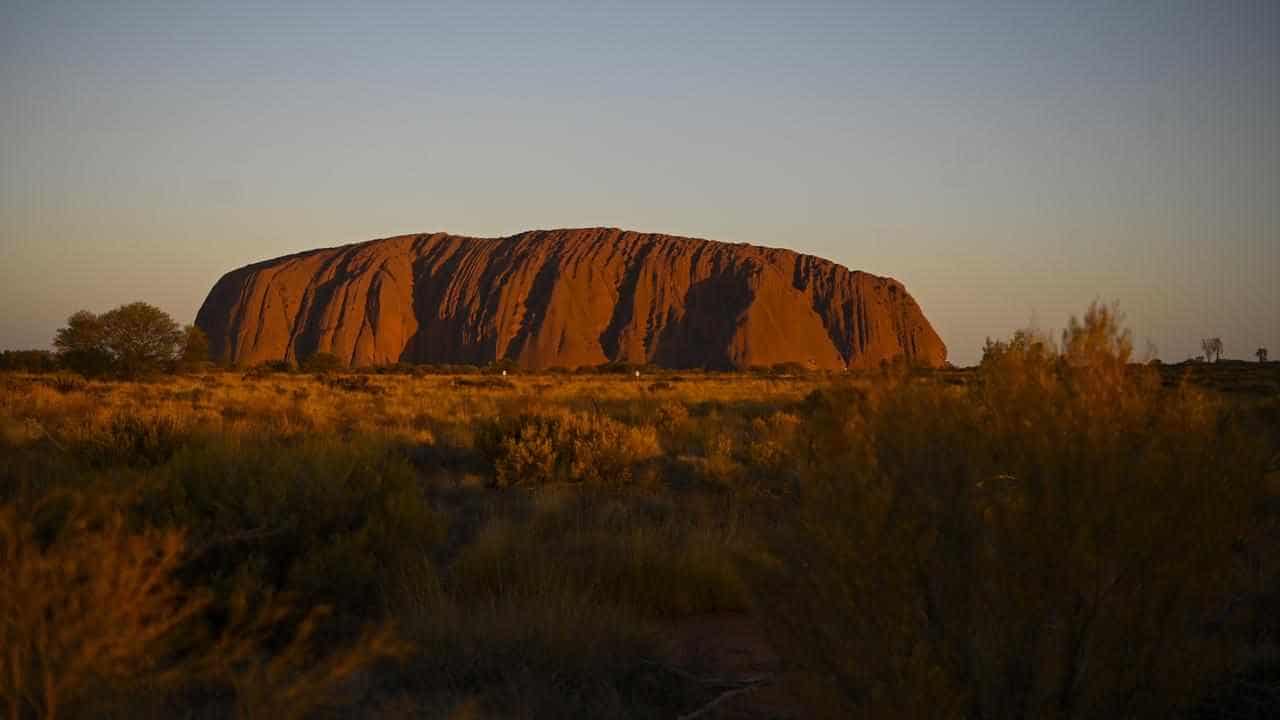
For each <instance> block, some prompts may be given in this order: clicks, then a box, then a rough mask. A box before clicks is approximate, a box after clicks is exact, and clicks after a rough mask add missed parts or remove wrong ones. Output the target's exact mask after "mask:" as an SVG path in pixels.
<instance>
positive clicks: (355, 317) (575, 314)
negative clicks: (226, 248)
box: [196, 228, 947, 370]
mask: <svg viewBox="0 0 1280 720" xmlns="http://www.w3.org/2000/svg"><path fill="white" fill-rule="evenodd" d="M196 325H198V326H199V327H200V328H201V329H203V330H204V331H205V333H206V334H207V335H208V336H209V341H210V349H211V352H212V354H213V357H214V358H216V359H218V360H220V361H222V362H229V363H233V364H237V365H253V364H257V363H262V362H267V361H275V360H290V361H298V360H303V359H305V358H307V357H309V356H310V355H312V354H314V353H318V352H329V353H333V354H335V355H337V356H338V357H339V358H340V359H342V360H343V361H345V362H347V363H349V364H350V365H352V366H362V365H377V364H387V363H396V362H411V363H433V364H475V365H481V364H486V363H489V362H493V361H497V360H511V361H514V362H515V363H516V364H517V365H519V366H520V367H523V368H527V369H533V370H539V369H546V368H551V367H557V366H560V367H566V368H574V367H581V366H591V365H599V364H603V363H610V362H622V363H634V364H646V363H648V364H654V365H658V366H662V367H668V368H709V369H744V368H747V367H751V366H760V365H765V366H767V365H774V364H777V363H786V362H796V363H801V364H804V365H807V366H810V367H816V368H822V369H843V368H846V367H847V368H853V369H860V368H874V367H878V366H880V365H881V363H882V362H884V361H893V360H895V359H897V358H902V359H904V360H905V361H907V362H909V363H911V364H913V365H918V366H929V367H936V366H939V365H942V364H943V363H944V362H945V361H946V352H947V351H946V346H945V345H944V344H943V343H942V340H941V339H940V338H939V337H938V335H937V333H936V332H934V330H933V327H932V326H931V325H930V324H929V321H928V320H927V319H926V318H925V316H924V313H923V312H922V311H921V309H920V307H919V305H918V304H917V303H916V301H915V300H914V299H913V298H912V297H911V295H909V294H908V293H907V291H906V288H905V287H904V286H903V285H902V284H901V283H899V282H898V281H897V280H894V279H891V278H886V277H878V276H875V275H871V274H868V273H864V272H859V271H855V270H850V269H848V268H845V267H843V266H841V265H838V264H836V263H834V262H831V261H829V260H824V259H822V258H818V257H814V256H811V255H804V254H801V253H797V252H794V251H791V250H785V249H777V248H765V247H757V246H752V245H746V244H734V243H723V242H716V241H711V240H702V239H694V238H685V237H676V236H671V235H660V234H648V233H639V232H630V231H623V230H617V229H612V228H590V229H572V230H533V231H528V232H522V233H518V234H516V235H512V236H510V237H503V238H474V237H463V236H458V235H449V234H445V233H435V234H419V235H401V236H398V237H390V238H383V239H378V240H371V241H368V242H363V243H357V244H353V245H346V246H342V247H335V248H326V249H319V250H312V251H308V252H302V253H298V254H294V255H288V256H285V257H280V258H276V259H274V260H266V261H263V262H258V263H254V264H252V265H247V266H245V267H242V268H239V269H237V270H232V271H231V272H229V273H227V274H226V275H224V276H223V277H222V278H221V279H220V280H218V282H217V283H216V284H215V285H214V287H213V289H212V290H211V291H210V292H209V295H208V297H207V298H206V299H205V301H204V304H203V305H202V306H201V308H200V311H199V313H198V314H197V316H196Z"/></svg>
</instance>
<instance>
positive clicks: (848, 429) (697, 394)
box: [0, 309, 1280, 718]
mask: <svg viewBox="0 0 1280 720" xmlns="http://www.w3.org/2000/svg"><path fill="white" fill-rule="evenodd" d="M1074 327H1075V329H1074V330H1073V331H1072V332H1075V333H1076V335H1075V336H1074V337H1068V338H1067V339H1066V342H1064V344H1063V345H1064V348H1065V350H1064V352H1063V353H1061V354H1060V353H1058V352H1057V351H1056V350H1055V349H1054V348H1053V347H1052V344H1051V343H1048V342H1046V341H1043V340H1041V339H1038V338H1035V337H1034V336H1031V335H1021V336H1019V337H1016V338H1014V339H1013V340H1012V341H1010V342H1008V343H1002V344H997V345H993V346H992V347H991V348H989V349H988V353H987V359H986V361H985V362H984V365H983V367H982V368H981V369H979V370H977V371H973V372H968V373H955V372H937V373H911V372H907V371H906V370H905V369H902V368H897V369H891V370H889V371H887V372H885V373H875V374H866V375H858V376H853V377H850V376H843V375H841V376H801V377H792V378H778V377H772V376H751V375H740V376H732V375H704V374H700V373H684V374H680V373H662V374H661V375H654V376H650V375H645V376H642V377H640V378H636V377H634V376H629V375H628V376H608V375H599V376H579V375H564V374H549V375H520V374H512V375H510V376H509V377H505V378H503V377H498V376H495V375H469V376H434V375H424V376H414V375H412V374H386V375H379V374H364V375H353V374H346V375H297V374H286V373H281V374H271V373H247V374H243V375H242V374H240V373H232V372H212V373H208V374H203V375H187V376H178V377H170V378H163V379H160V380H158V381H155V382H148V383H115V382H92V381H85V380H83V379H80V378H77V377H74V376H65V375H63V376H57V375H46V376H18V375H11V376H0V443H2V446H3V452H2V453H0V477H2V478H3V484H0V502H2V503H3V504H2V505H0V561H2V562H3V565H4V567H5V570H6V573H5V575H4V576H3V577H2V578H0V583H2V584H0V647H2V648H3V650H4V652H2V653H0V656H2V657H0V696H2V699H3V700H4V702H5V704H6V706H5V708H6V709H5V712H6V713H7V714H8V715H9V716H12V717H15V718H26V717H42V718H43V717H54V716H55V715H58V716H62V717H99V716H114V717H173V716H178V717H183V716H201V717H207V716H210V715H213V716H226V715H231V716H236V717H273V718H279V717H310V716H326V714H327V713H332V712H337V711H338V709H339V708H345V710H344V711H343V712H356V714H357V715H358V716H365V717H407V716H412V717H419V716H426V717H449V716H452V715H454V714H455V713H456V714H457V716H466V717H491V716H496V717H570V716H573V717H654V718H659V717H675V716H679V715H681V714H684V713H690V712H695V711H697V710H698V709H699V708H704V709H707V708H709V709H708V713H711V711H712V710H714V709H715V706H714V705H712V703H715V702H716V701H717V700H718V699H720V698H721V695H720V694H719V690H717V688H718V687H726V685H723V684H721V685H716V684H708V683H707V682H703V681H699V680H698V679H697V678H698V675H697V674H696V673H691V672H689V669H688V668H684V667H681V666H679V665H678V664H676V663H675V660H673V659H672V658H674V657H676V654H673V646H674V644H676V643H677V642H678V641H679V637H677V636H674V635H673V634H672V633H673V630H672V629H673V628H675V627H678V626H680V625H681V623H685V622H686V621H689V622H696V621H697V619H699V618H707V617H716V616H723V615H741V616H748V617H750V618H752V619H753V620H752V622H753V624H754V626H755V627H757V628H758V629H759V634H760V635H761V636H762V637H766V638H768V639H769V640H770V642H771V643H772V644H773V645H774V647H775V648H776V649H777V650H778V651H779V653H781V655H782V658H783V662H784V663H785V670H786V673H785V675H784V677H786V678H788V679H787V680H786V681H785V683H781V684H782V685H785V687H782V688H780V690H781V691H782V692H784V694H786V695H787V696H789V697H790V698H791V699H792V700H794V701H795V703H796V704H797V706H798V707H802V708H804V711H803V712H796V713H793V715H795V716H798V717H822V716H827V717H851V716H862V717H940V716H946V717H954V716H957V715H960V716H967V717H975V718H998V717H1060V718H1072V717H1080V718H1083V717H1102V716H1129V717H1167V716H1169V715H1170V714H1176V713H1185V712H1188V711H1189V710H1191V709H1194V708H1200V709H1201V710H1200V712H1201V715H1202V716H1212V715H1205V714H1204V713H1205V710H1204V708H1219V709H1225V710H1223V711H1224V712H1228V711H1231V710H1230V708H1234V707H1236V705H1233V704H1232V703H1233V702H1236V700H1235V698H1236V697H1237V695H1238V693H1236V692H1235V691H1234V690H1233V688H1234V687H1236V686H1235V685H1233V683H1234V682H1237V681H1238V680H1239V679H1240V678H1244V677H1249V678H1257V677H1262V678H1264V679H1263V680H1262V681H1261V682H1262V685H1263V686H1266V683H1268V682H1270V681H1267V680H1265V678H1266V677H1269V676H1268V675H1267V673H1268V672H1275V668H1276V667H1277V664H1276V660H1275V657H1276V648H1277V645H1276V632H1277V631H1278V630H1280V627H1277V625H1276V623H1275V621H1274V617H1275V615H1276V612H1275V611H1276V610H1277V608H1280V602H1278V598H1280V583H1278V582H1277V575H1278V574H1277V565H1276V561H1275V557H1277V555H1276V550H1277V549H1280V544H1278V543H1277V534H1276V518H1277V513H1276V510H1275V502H1276V500H1275V496H1274V494H1269V493H1272V492H1273V491H1272V490H1268V488H1267V485H1266V480H1267V478H1268V477H1269V476H1268V475H1267V473H1268V472H1271V473H1272V477H1273V476H1274V471H1275V469H1276V468H1275V467H1273V466H1274V465H1275V464H1276V461H1275V459H1274V456H1275V453H1276V450H1277V448H1278V447H1280V437H1277V436H1276V432H1277V431H1276V425H1275V423H1274V422H1272V421H1273V420H1274V418H1275V417H1276V415H1277V403H1278V402H1280V401H1278V400H1277V396H1276V394H1275V387H1274V386H1275V378H1273V377H1271V376H1270V375H1267V374H1266V373H1265V372H1263V371H1261V370H1254V369H1252V368H1250V369H1247V372H1248V373H1250V374H1249V375H1248V377H1247V378H1246V379H1242V380H1238V381H1236V380H1233V381H1231V382H1233V383H1235V384H1236V385H1238V386H1239V387H1241V388H1247V389H1248V392H1247V393H1243V394H1242V393H1235V394H1231V395H1224V394H1220V393H1217V392H1215V391H1212V390H1204V389H1199V388H1198V387H1197V386H1195V385H1192V384H1188V383H1186V382H1183V381H1181V380H1180V379H1179V377H1178V376H1177V375H1176V374H1175V373H1171V372H1170V371H1168V370H1167V369H1166V370H1164V371H1161V370H1159V369H1156V368H1146V367H1138V366H1133V365H1127V364H1125V363H1123V362H1121V360H1122V359H1123V354H1124V348H1123V345H1122V343H1123V342H1124V339H1123V335H1122V334H1121V333H1120V332H1119V330H1118V328H1117V327H1116V325H1115V322H1114V317H1113V316H1112V315H1110V314H1107V312H1106V311H1105V309H1103V312H1102V313H1101V314H1099V312H1098V310H1097V309H1095V310H1094V311H1092V314H1091V315H1090V316H1087V317H1086V319H1085V322H1084V323H1083V324H1080V325H1077V326H1074ZM1091 333H1092V334H1091ZM1198 372H1200V371H1198ZM1240 372H1241V373H1244V372H1245V370H1241V371H1240ZM1214 377H1217V376H1214ZM1241 377H1243V375H1242V376H1241ZM1215 382H1216V381H1215ZM1224 382H1225V381H1224ZM1201 384H1202V385H1203V384H1212V383H1206V382H1203V381H1201ZM1233 387H1234V386H1233ZM713 670H714V668H713ZM1255 684H1257V682H1255ZM727 686H729V687H738V686H735V685H732V684H730V685H727ZM735 692H737V690H735ZM749 698H750V691H749V690H744V691H743V695H742V696H741V697H737V698H735V700H737V701H742V700H744V699H749ZM748 704H749V702H748ZM357 708H358V712H357V711H356V709H357Z"/></svg>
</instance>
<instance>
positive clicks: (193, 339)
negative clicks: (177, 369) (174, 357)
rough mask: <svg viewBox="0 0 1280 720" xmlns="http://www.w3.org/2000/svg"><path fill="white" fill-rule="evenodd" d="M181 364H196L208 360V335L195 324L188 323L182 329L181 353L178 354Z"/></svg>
mask: <svg viewBox="0 0 1280 720" xmlns="http://www.w3.org/2000/svg"><path fill="white" fill-rule="evenodd" d="M180 358H181V360H182V364H183V365H197V364H199V363H202V362H207V361H208V360H209V336H208V335H205V334H204V331H203V330H201V329H200V328H198V327H196V326H195V325H188V326H186V327H185V328H183V329H182V353H181V355H180Z"/></svg>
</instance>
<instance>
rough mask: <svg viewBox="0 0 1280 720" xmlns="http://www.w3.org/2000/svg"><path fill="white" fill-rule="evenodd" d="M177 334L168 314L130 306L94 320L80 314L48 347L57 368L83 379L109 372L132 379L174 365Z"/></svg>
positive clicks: (138, 304)
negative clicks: (58, 364) (55, 357)
mask: <svg viewBox="0 0 1280 720" xmlns="http://www.w3.org/2000/svg"><path fill="white" fill-rule="evenodd" d="M182 340H183V333H182V331H181V330H180V329H179V328H178V324H177V323H176V322H174V321H173V318H171V317H169V315H168V313H166V312H165V311H163V310H161V309H160V308H158V307H155V306H154V305H148V304H147V303H144V302H134V303H129V304H128V305H121V306H120V307H118V308H116V309H114V310H111V311H109V312H106V313H103V314H102V315H95V314H93V313H91V312H89V311H88V310H81V311H80V312H77V313H75V314H74V315H72V316H71V317H69V318H67V326H66V327H64V328H61V329H59V330H58V333H57V335H56V336H55V337H54V341H53V344H54V346H55V347H57V348H58V356H59V358H60V359H61V360H62V362H63V364H65V365H66V366H67V367H69V368H71V369H72V370H76V371H78V372H81V373H84V374H85V375H101V374H104V373H107V372H111V371H115V372H118V373H120V374H121V375H124V376H126V377H136V376H138V375H143V374H146V373H150V372H156V371H159V370H161V369H163V368H164V367H165V366H166V365H168V364H169V363H171V362H172V361H173V360H174V357H175V355H176V353H177V350H178V346H179V343H181V342H182Z"/></svg>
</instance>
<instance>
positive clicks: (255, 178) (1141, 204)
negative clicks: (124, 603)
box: [0, 0, 1280, 364]
mask: <svg viewBox="0 0 1280 720" xmlns="http://www.w3.org/2000/svg"><path fill="white" fill-rule="evenodd" d="M599 225H605V226H615V227H623V228H628V229H635V230H643V231H652V232H665V233H673V234H681V235H691V236H696V237H707V238H712V239H718V240H729V241H737V242H750V243H755V244H762V245H771V246H781V247H788V248H793V249H796V250H800V251H803V252H809V253H813V254H816V255H820V256H823V257H827V258H830V259H832V260H835V261H837V262H839V263H842V264H844V265H847V266H849V267H851V268H855V269H861V270H866V271H869V272H873V273H877V274H882V275H891V276H893V277H896V278H898V279H900V280H902V281H903V282H904V283H906V285H907V288H908V290H910V291H911V292H912V294H913V295H914V296H915V297H916V299H917V300H919V302H920V303H921V305H922V306H923V308H924V310H925V313H926V315H927V316H928V317H929V318H930V320H931V321H932V322H933V324H934V326H935V327H936V328H937V329H938V332H939V333H940V334H941V335H942V338H943V340H944V341H946V343H947V345H948V348H949V350H950V354H951V357H952V360H953V361H955V362H957V363H959V364H968V363H972V362H974V361H976V359H977V358H978V356H979V355H980V349H981V346H982V342H983V339H984V338H985V337H987V336H989V335H990V336H995V337H1001V336H1006V335H1008V334H1009V333H1010V332H1011V331H1013V330H1014V329H1016V328H1019V327H1025V326H1027V325H1028V324H1034V325H1036V326H1038V327H1039V328H1040V329H1042V330H1046V331H1052V330H1054V329H1055V328H1060V327H1062V325H1063V324H1064V323H1065V319H1066V317H1067V316H1068V315H1069V314H1071V313H1073V312H1074V313H1079V312H1081V311H1082V310H1083V309H1084V307H1085V306H1086V305H1087V304H1088V302H1089V301H1090V300H1091V299H1093V298H1095V297H1100V298H1103V299H1116V300H1119V301H1120V303H1121V307H1122V309H1123V310H1125V311H1126V312H1127V314H1128V317H1129V321H1130V324H1131V326H1132V327H1133V329H1134V331H1135V333H1136V336H1137V339H1138V346H1139V349H1140V350H1141V349H1142V348H1143V347H1144V346H1145V343H1146V342H1147V341H1148V340H1150V341H1151V342H1153V343H1154V344H1155V345H1156V346H1157V347H1158V348H1159V354H1160V355H1161V356H1162V357H1163V358H1164V359H1165V360H1171V361H1177V360H1183V359H1186V358H1187V357H1188V356H1189V355H1193V354H1199V340H1200V338H1202V337H1207V336H1215V335H1216V336H1220V337H1221V338H1222V339H1223V342H1224V344H1225V346H1226V355H1227V356H1232V357H1252V353H1253V351H1254V349H1256V348H1257V347H1258V346H1259V345H1266V346H1268V347H1269V348H1270V349H1271V353H1272V356H1273V357H1274V356H1280V2H1276V0H1257V1H1253V0H1228V1H1225V2H1174V1H1172V0H1170V1H1169V2H1145V3H1141V2H1107V3H1098V2H1088V1H1074V2H1045V3H1031V2H1020V3H1012V2H1000V3H997V2H990V3H986V2H961V1H958V0H953V1H951V2H937V3H921V2H910V1H909V0H900V1H898V2H884V3H855V2H837V3H825V4H819V3H790V2H788V3H783V2H769V3H694V2H646V3H623V2H597V3H588V2H575V3H535V2H517V3H511V4H496V3H484V2H467V3H456V4H455V3H427V2H421V3H409V2H404V3H387V2H367V3H351V4H339V3H288V4H284V3H281V4H265V3H241V2H230V1H224V2H211V3H204V4H197V3H189V2H145V3H143V2H129V3H126V2H100V1H99V2H88V3H79V2H55V1H51V0H41V1H38V2H23V1H19V2H14V1H12V0H0V348H27V347H46V346H48V344H49V341H50V338H51V337H52V335H53V332H54V330H55V329H56V328H57V327H58V326H59V325H60V324H61V323H62V322H63V321H64V320H65V318H66V316H67V315H69V314H70V313H72V312H74V311H76V310H78V309H81V308H88V309H91V310H95V311H102V310H107V309H110V308H112V307H115V306H116V305H119V304H121V303H124V302H128V301H132V300H135V299H142V300H146V301H149V302H152V303H154V304H157V305H159V306H161V307H163V308H164V309H165V310H167V311H169V312H170V313H171V314H172V315H173V316H174V317H175V318H176V319H178V320H179V321H181V322H190V321H191V320H192V319H193V318H194V317H195V312H196V309H197V308H198V307H199V305H200V303H201V301H202V300H203V299H204V296H205V293H206V292H207V291H208V289H209V288H210V287H211V286H212V284H213V283H214V281H215V280H217V278H218V277H219V276H220V275H221V274H222V273H224V272H225V271H227V270H230V269H232V268H234V267H238V266H240V265H244V264H246V263H249V262H252V261H255V260H260V259H264V258H268V257H274V256H277V255H281V254H285V253H289V252H295V251H298V250H304V249H308V248H314V247H324V246H332V245H339V244H344V243H349V242H355V241H360V240H366V239H370V238H374V237H385V236H389V235H395V234H401V233H410V232H429V231H448V232H454V233H461V234H470V235H482V236H491V235H506V234H511V233H514V232H518V231H520V230H525V229H531V228H555V227H582V226H599Z"/></svg>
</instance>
